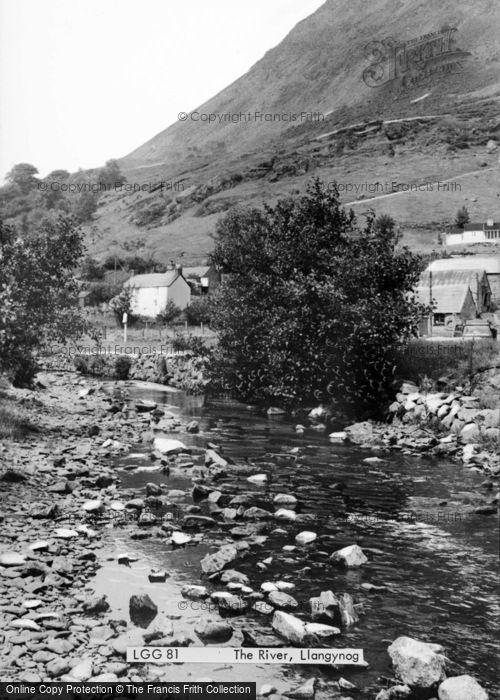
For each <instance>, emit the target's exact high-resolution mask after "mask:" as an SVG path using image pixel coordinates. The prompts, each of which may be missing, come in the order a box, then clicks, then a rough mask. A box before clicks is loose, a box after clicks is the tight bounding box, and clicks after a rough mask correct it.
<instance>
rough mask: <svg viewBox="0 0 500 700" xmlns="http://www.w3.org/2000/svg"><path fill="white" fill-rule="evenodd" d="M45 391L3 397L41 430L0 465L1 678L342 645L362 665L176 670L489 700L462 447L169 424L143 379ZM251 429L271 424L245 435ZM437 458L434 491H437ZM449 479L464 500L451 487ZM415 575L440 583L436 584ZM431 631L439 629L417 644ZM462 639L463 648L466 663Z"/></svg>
mask: <svg viewBox="0 0 500 700" xmlns="http://www.w3.org/2000/svg"><path fill="white" fill-rule="evenodd" d="M40 381H41V384H42V388H40V389H39V390H38V391H36V392H31V391H19V390H16V391H15V397H16V400H17V401H19V402H21V403H22V404H23V405H24V406H25V407H27V408H28V409H29V411H30V414H31V415H32V416H33V421H34V423H35V426H38V429H39V432H38V433H32V434H30V436H29V437H27V438H26V439H24V440H23V441H20V442H15V441H5V443H4V444H3V445H2V449H1V452H0V459H1V463H2V468H1V472H0V478H1V479H2V481H1V482H0V483H1V487H2V496H1V499H2V500H1V505H2V510H1V513H2V521H1V546H0V552H1V554H0V586H1V587H2V606H1V608H0V614H1V616H2V620H3V624H2V632H1V634H2V635H3V640H2V641H3V643H2V651H1V657H0V664H1V666H2V680H4V679H5V680H7V679H9V680H25V681H36V680H48V679H56V680H65V679H77V680H89V679H93V680H95V679H97V680H105V679H107V680H116V679H118V678H120V679H125V678H130V679H132V680H133V679H135V680H142V679H145V678H147V679H152V680H156V679H161V678H167V677H168V678H170V679H172V677H173V676H172V673H173V672H172V667H171V666H168V665H167V666H157V665H152V664H151V665H150V664H147V665H146V664H141V665H139V664H134V665H131V664H127V663H126V662H125V660H124V654H125V649H126V647H127V646H133V645H139V644H144V643H150V644H154V645H157V646H181V645H187V644H195V645H200V644H203V643H216V644H229V645H231V646H240V645H244V644H247V645H250V646H280V645H281V646H283V645H285V646H290V645H294V644H298V645H300V646H310V647H317V646H326V647H327V646H336V647H343V646H345V647H356V646H359V647H360V648H365V650H366V652H365V656H366V659H367V662H368V666H367V667H348V666H344V667H343V668H342V667H336V668H334V669H333V670H328V669H326V668H325V667H324V666H322V667H317V668H315V667H305V668H301V667H294V668H291V669H283V670H281V669H279V668H276V667H266V666H263V667H260V668H253V667H252V668H251V670H250V671H249V670H248V669H246V670H245V671H243V670H242V669H241V668H232V669H229V668H226V669H222V670H221V669H214V668H210V669H204V668H203V667H202V666H200V667H199V668H196V669H194V670H193V669H188V668H187V667H184V668H181V667H179V666H176V667H175V668H176V670H175V675H176V678H177V677H180V676H181V675H186V674H187V675H186V677H190V678H191V679H195V680H196V679H198V680H200V679H202V678H207V677H209V678H215V679H217V680H224V679H226V678H229V677H230V678H231V679H233V680H239V679H243V680H257V681H258V687H259V688H260V692H261V695H263V696H269V697H274V698H277V697H280V696H281V695H287V696H290V697H313V696H314V695H316V697H317V698H330V697H333V698H335V697H338V698H341V697H343V698H347V697H353V695H354V694H356V697H358V696H359V693H361V694H362V696H363V697H367V698H375V697H378V698H379V700H387V699H390V698H397V697H413V695H414V690H415V688H417V687H418V688H420V690H419V692H423V693H424V697H425V696H427V697H432V695H433V694H434V695H436V693H438V692H439V698H440V700H449V699H452V700H453V699H455V700H461V698H462V697H464V698H465V697H467V698H472V699H474V698H478V699H482V698H485V697H486V695H484V691H481V688H479V689H478V687H476V685H474V684H475V683H476V681H480V683H481V684H482V685H484V686H485V687H487V688H489V689H490V690H494V685H493V684H494V681H493V677H491V675H490V676H488V673H487V671H486V668H487V663H486V658H487V656H488V654H489V653H494V652H493V646H492V645H491V646H488V645H489V642H488V638H489V635H490V634H492V625H493V624H494V621H493V618H492V599H491V597H490V596H491V577H490V574H491V573H492V572H493V573H494V563H493V562H494V554H493V552H494V546H495V543H494V535H493V532H494V522H493V521H494V515H492V514H493V513H494V512H495V504H496V500H495V496H494V488H495V486H496V478H497V475H498V464H497V462H495V459H494V457H492V456H491V455H490V454H489V453H488V459H487V460H486V458H484V457H480V458H479V459H475V458H476V457H477V455H481V451H482V450H481V449H479V448H476V447H474V453H471V454H470V459H466V460H464V443H463V440H462V439H461V436H460V435H459V434H455V436H454V437H453V438H452V440H451V441H450V440H448V439H447V438H448V436H447V435H444V436H441V437H436V435H435V434H428V433H427V432H426V431H425V429H424V430H423V433H422V432H416V430H415V425H411V424H410V425H407V424H405V423H404V422H403V421H401V424H400V425H396V426H394V425H392V426H389V427H387V426H378V425H372V424H361V425H357V426H353V427H350V428H348V429H347V430H345V431H340V432H343V433H344V436H343V437H339V438H338V441H339V442H338V446H336V440H337V438H335V437H334V438H332V439H331V443H328V439H327V437H326V435H325V436H323V435H322V432H321V430H317V428H318V425H319V424H320V421H321V418H322V415H321V411H316V413H313V415H312V416H311V419H310V421H309V423H308V424H307V425H305V426H304V427H303V428H300V426H299V427H297V426H296V425H291V424H288V423H286V422H283V423H282V422H281V421H282V420H283V419H282V418H280V416H279V415H278V417H277V418H274V417H273V416H271V417H270V418H265V417H261V416H260V415H257V414H256V413H255V412H253V411H252V410H250V409H248V408H245V407H239V408H236V407H234V406H226V407H223V408H222V409H221V408H218V407H216V409H215V412H214V411H209V412H208V413H207V412H204V411H203V410H202V401H201V400H200V401H199V402H198V403H193V404H190V405H189V407H186V405H183V403H182V397H181V396H180V395H178V394H176V393H170V392H168V391H165V390H163V391H162V392H156V391H155V389H154V387H151V386H149V387H148V385H145V384H142V385H141V384H137V383H134V384H132V385H130V386H126V385H124V384H123V383H107V382H105V383H100V382H97V381H94V380H83V379H81V377H79V376H78V375H76V374H62V373H61V374H58V373H54V374H53V375H52V376H45V377H41V378H40ZM414 398H417V397H414ZM441 398H443V397H441ZM151 399H154V401H152V400H151ZM200 399H201V397H200ZM405 401H406V399H405ZM400 403H401V402H400ZM416 403H418V401H417V402H416ZM236 410H238V411H239V415H240V416H241V414H242V412H243V415H244V421H243V425H242V421H241V420H235V419H233V418H231V417H230V415H231V413H232V412H234V411H236ZM438 410H439V409H438ZM245 411H246V413H244V412H245ZM228 413H229V415H228ZM190 414H191V415H190ZM252 421H254V422H255V421H257V423H255V425H258V426H262V425H265V424H266V421H267V423H268V425H269V427H264V428H262V427H259V429H255V430H254V431H252V430H250V433H249V431H248V430H246V429H245V425H244V424H245V423H249V425H252V424H253V423H252ZM313 428H316V430H313ZM417 430H418V431H421V430H422V429H421V428H419V427H418V428H417ZM396 431H398V432H396ZM285 435H289V437H288V438H287V439H286V440H285V438H284V436H285ZM443 437H444V438H445V439H443ZM347 440H349V444H346V441H347ZM286 442H288V444H285V443H286ZM356 442H358V443H360V444H361V445H363V447H358V446H356ZM470 444H472V443H467V445H470ZM442 445H444V446H445V449H441V447H440V446H442ZM242 450H243V451H244V452H242ZM332 450H334V453H331V451H332ZM467 450H468V452H467ZM469 452H470V448H468V447H466V451H465V454H466V455H467V454H468V453H469ZM327 456H329V457H327ZM443 456H444V457H445V458H446V459H447V460H448V461H447V462H446V467H445V469H444V471H443V470H441V471H440V473H439V475H440V477H441V478H443V477H444V482H445V487H444V488H443V483H441V484H436V483H434V484H433V483H432V472H433V470H437V469H438V467H437V463H439V461H438V462H436V460H439V458H440V457H441V459H442V458H443ZM453 457H458V458H459V460H460V463H459V464H455V465H454V464H453V463H452V462H450V461H449V459H450V458H453ZM327 458H328V460H329V462H330V463H327V462H325V461H324V460H325V459H327ZM332 458H333V462H331V459H332ZM457 470H460V479H459V480H460V486H461V487H463V489H464V491H465V493H464V491H462V492H461V491H460V490H457V489H455V490H454V486H453V479H454V476H455V472H457ZM479 472H481V474H480V473H479ZM464 474H465V476H464ZM419 479H420V480H421V481H420V482H419V481H418V480H419ZM422 480H423V481H422ZM410 482H411V487H410ZM422 483H425V488H423V490H422V491H420V490H419V488H422V487H419V484H422ZM374 484H376V487H374ZM431 494H432V495H431ZM415 513H417V515H415ZM436 513H440V514H441V520H440V519H439V518H434V519H433V518H431V515H433V514H434V515H436ZM457 513H458V514H459V516H460V517H459V518H458V519H457V518H456V515H457ZM451 514H454V515H455V520H454V521H452V520H451V519H450V518H449V517H448V518H447V515H448V516H450V515H451ZM426 516H428V517H426ZM450 522H451V525H450ZM443 525H444V526H445V527H444V529H443ZM448 526H449V527H448ZM469 529H470V532H469ZM398 537H399V542H398V540H397V538H398ZM461 538H462V539H461ZM464 538H465V539H464ZM381 542H382V543H383V545H382V546H383V549H380V546H381V544H380V543H381ZM387 542H391V547H390V548H389V547H388V546H387ZM484 546H486V549H485V550H484ZM461 548H463V549H461ZM416 552H418V556H420V558H421V560H422V561H421V564H422V568H421V569H420V568H419V564H420V563H415V561H414V559H415V557H416ZM466 561H467V562H468V563H467V564H466V563H465V562H466ZM429 565H434V566H436V567H437V568H438V569H439V568H440V567H441V575H440V577H438V578H439V581H433V579H432V578H431V577H429V576H428V574H427V573H426V572H425V571H424V569H425V567H428V566H429ZM408 567H413V568H412V571H411V573H412V574H413V575H415V576H416V577H417V578H420V579H421V580H420V585H419V584H416V585H415V586H413V584H412V582H411V581H410V580H409V578H410V577H409V572H408ZM464 567H468V569H467V570H464ZM483 568H484V571H485V572H489V573H488V574H485V573H484V572H483ZM464 584H465V585H464ZM434 586H435V588H434ZM456 586H458V589H457V588H456ZM448 588H449V590H447V589H448ZM460 595H461V600H460V599H459V597H460ZM448 596H449V597H450V598H451V600H450V601H449V603H450V607H449V608H448V607H447V602H448V601H447V597H448ZM403 601H405V604H406V606H407V610H406V612H405V610H404V608H405V604H403ZM398 605H399V606H402V607H398ZM453 606H455V610H453ZM454 613H458V614H459V618H460V623H459V622H458V619H456V618H455V617H454ZM408 614H409V616H410V617H408ZM412 615H413V617H414V620H412V619H411V617H412ZM429 615H430V618H429V619H434V620H435V619H436V617H437V618H439V619H440V623H441V624H439V625H435V626H433V627H432V629H429V628H428V627H427V629H426V620H427V617H428V616H429ZM476 618H477V620H481V622H480V624H478V623H476V626H475V625H474V621H473V620H474V619H476ZM460 625H462V631H463V632H462V633H463V634H464V633H465V634H474V636H475V639H476V646H477V648H476V649H475V650H474V651H472V652H471V653H470V655H469V656H468V658H467V659H463V658H460V657H459V654H458V652H463V651H464V649H465V648H466V646H467V645H464V647H462V641H463V640H461V639H460V638H459V637H460V631H459V626H460ZM384 626H385V627H386V628H387V632H386V634H382V633H381V630H382V629H383V627H384ZM481 626H482V627H483V629H482V631H480V629H479V627H481ZM484 627H486V629H484ZM423 629H424V630H425V629H426V631H425V632H424V633H423V634H422V630H423ZM417 634H419V636H418V638H416V637H417ZM366 635H368V637H367V636H366ZM406 637H408V638H409V639H410V642H406V641H405V638H406ZM399 638H400V639H399ZM367 639H369V640H370V641H369V642H368V643H365V642H366V640H367ZM398 639H399V641H398ZM418 641H421V642H434V643H437V644H443V646H444V650H441V649H437V648H435V649H434V648H433V649H428V648H426V647H419V646H418V644H417V642H418ZM415 645H416V646H415ZM388 649H389V651H388ZM431 652H432V653H431ZM444 655H447V656H451V657H452V659H453V662H454V663H453V662H451V663H450V662H448V663H445V661H443V658H444ZM436 657H439V658H436ZM391 660H392V664H393V665H392V666H391ZM416 666H417V667H418V668H419V674H420V675H419V676H418V678H417V677H416V676H415V675H412V673H413V671H414V669H415V667H416ZM412 669H413V670H412ZM244 674H246V675H245V678H243V675H244ZM445 676H451V677H452V678H456V677H462V676H463V677H464V678H462V679H461V680H460V681H456V680H455V681H452V680H451V679H448V680H444V679H445ZM472 676H475V678H476V680H474V678H472ZM483 676H484V678H483ZM445 684H447V685H445ZM438 686H439V690H438ZM457 687H458V688H459V689H458V690H457ZM460 687H462V688H465V691H462V690H460ZM396 688H397V689H396ZM425 688H427V690H425ZM450 688H451V690H449V689H450ZM422 689H424V690H422ZM463 692H467V693H468V695H467V696H465V695H463V694H462V695H460V693H463ZM457 693H458V694H457ZM474 693H475V694H474ZM481 693H483V694H481ZM491 697H493V696H491Z"/></svg>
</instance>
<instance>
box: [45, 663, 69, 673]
mask: <svg viewBox="0 0 500 700" xmlns="http://www.w3.org/2000/svg"><path fill="white" fill-rule="evenodd" d="M45 670H46V672H47V674H48V675H49V676H50V677H51V678H59V677H60V676H62V675H64V674H65V673H66V672H67V671H69V661H68V660H67V659H53V661H49V663H48V664H47V665H46V666H45Z"/></svg>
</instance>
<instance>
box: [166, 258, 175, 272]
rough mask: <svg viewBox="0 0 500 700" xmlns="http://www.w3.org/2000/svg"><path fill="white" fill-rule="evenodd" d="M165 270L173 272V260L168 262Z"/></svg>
mask: <svg viewBox="0 0 500 700" xmlns="http://www.w3.org/2000/svg"><path fill="white" fill-rule="evenodd" d="M167 270H175V264H174V261H173V260H170V261H169V263H168V265H167Z"/></svg>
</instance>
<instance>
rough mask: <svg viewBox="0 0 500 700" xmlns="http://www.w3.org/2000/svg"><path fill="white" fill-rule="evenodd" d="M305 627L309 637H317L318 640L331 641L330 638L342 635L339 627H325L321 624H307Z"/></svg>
mask: <svg viewBox="0 0 500 700" xmlns="http://www.w3.org/2000/svg"><path fill="white" fill-rule="evenodd" d="M304 627H305V632H306V635H307V636H308V637H315V638H317V639H329V638H330V637H335V636H336V635H337V634H341V630H340V629H339V628H338V627H333V626H332V625H323V624H321V623H320V622H306V624H305V626H304Z"/></svg>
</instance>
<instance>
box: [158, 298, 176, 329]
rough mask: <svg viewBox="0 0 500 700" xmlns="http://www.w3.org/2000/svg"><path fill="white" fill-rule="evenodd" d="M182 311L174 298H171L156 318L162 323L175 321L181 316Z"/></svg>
mask: <svg viewBox="0 0 500 700" xmlns="http://www.w3.org/2000/svg"><path fill="white" fill-rule="evenodd" d="M181 313H182V311H181V310H180V309H179V307H178V306H177V305H176V304H175V303H174V302H173V301H172V299H169V300H168V301H167V304H166V306H165V308H164V309H163V311H160V313H159V314H158V315H157V317H156V318H157V320H158V321H159V322H160V323H165V324H168V323H174V321H176V320H177V319H178V318H179V316H180V315H181Z"/></svg>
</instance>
